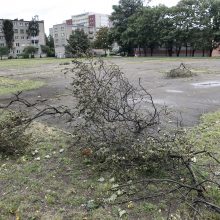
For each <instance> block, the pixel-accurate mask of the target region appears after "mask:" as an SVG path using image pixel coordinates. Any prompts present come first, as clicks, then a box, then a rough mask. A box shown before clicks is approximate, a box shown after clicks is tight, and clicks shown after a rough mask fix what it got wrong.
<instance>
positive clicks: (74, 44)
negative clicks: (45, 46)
mask: <svg viewBox="0 0 220 220" xmlns="http://www.w3.org/2000/svg"><path fill="white" fill-rule="evenodd" d="M67 42H68V44H67V45H66V47H65V52H66V55H67V56H81V55H83V54H85V53H87V52H88V50H89V48H90V41H89V38H88V36H87V34H86V33H85V32H84V31H83V30H80V29H76V30H75V31H73V32H72V34H71V35H70V37H69V39H68V40H67Z"/></svg>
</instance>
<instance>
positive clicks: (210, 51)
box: [209, 49, 213, 57]
mask: <svg viewBox="0 0 220 220" xmlns="http://www.w3.org/2000/svg"><path fill="white" fill-rule="evenodd" d="M212 51H213V49H210V50H209V57H212Z"/></svg>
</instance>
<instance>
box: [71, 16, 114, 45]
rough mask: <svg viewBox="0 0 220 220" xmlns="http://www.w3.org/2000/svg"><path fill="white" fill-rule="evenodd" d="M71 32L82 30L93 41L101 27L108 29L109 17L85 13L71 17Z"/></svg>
mask: <svg viewBox="0 0 220 220" xmlns="http://www.w3.org/2000/svg"><path fill="white" fill-rule="evenodd" d="M72 24H73V30H75V29H83V30H84V32H85V33H87V34H88V36H89V39H90V40H91V41H93V40H94V39H95V35H96V33H97V31H98V30H99V29H100V28H101V27H110V26H111V25H110V20H109V15H106V14H98V13H93V12H87V13H83V14H79V15H73V16H72Z"/></svg>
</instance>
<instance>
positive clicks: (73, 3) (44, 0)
mask: <svg viewBox="0 0 220 220" xmlns="http://www.w3.org/2000/svg"><path fill="white" fill-rule="evenodd" d="M1 1H2V2H1V6H0V18H9V19H15V18H18V19H22V18H23V19H25V20H30V19H31V18H32V17H33V16H34V15H39V18H40V20H44V21H45V31H46V33H48V32H49V27H52V26H53V24H58V23H62V22H63V21H64V20H66V19H70V18H71V15H74V14H80V13H83V12H87V11H90V12H97V13H105V14H111V12H112V5H114V4H118V2H119V0H51V1H49V0H35V1H33V0H12V1H9V0H4V1H3V0H1ZM177 2H178V0H169V1H168V0H152V3H151V5H156V4H159V3H162V4H165V5H167V6H172V5H175V4H176V3H177Z"/></svg>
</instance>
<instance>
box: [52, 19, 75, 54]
mask: <svg viewBox="0 0 220 220" xmlns="http://www.w3.org/2000/svg"><path fill="white" fill-rule="evenodd" d="M70 21H72V20H67V21H66V22H65V23H62V24H56V25H54V26H53V28H50V30H49V32H50V35H51V36H53V38H54V47H55V54H56V57H58V58H63V57H64V55H65V45H67V39H69V36H70V35H71V33H72V23H71V22H70Z"/></svg>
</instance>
